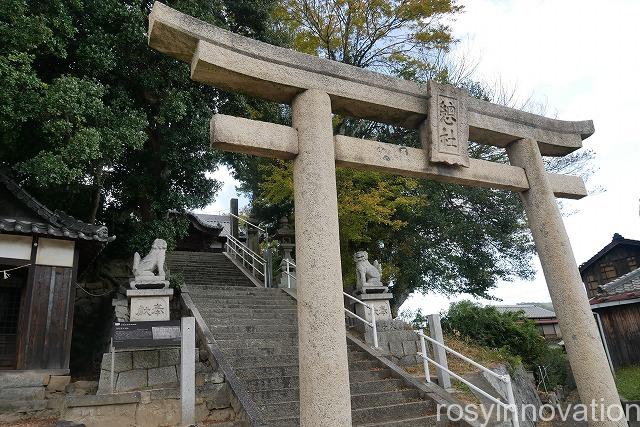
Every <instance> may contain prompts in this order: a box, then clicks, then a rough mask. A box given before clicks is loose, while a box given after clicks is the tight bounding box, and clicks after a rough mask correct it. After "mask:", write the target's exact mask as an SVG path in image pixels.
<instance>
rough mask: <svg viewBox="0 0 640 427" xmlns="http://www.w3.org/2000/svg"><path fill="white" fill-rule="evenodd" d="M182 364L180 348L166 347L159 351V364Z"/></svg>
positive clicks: (160, 365) (161, 365)
mask: <svg viewBox="0 0 640 427" xmlns="http://www.w3.org/2000/svg"><path fill="white" fill-rule="evenodd" d="M179 364H180V349H178V348H166V349H163V350H159V351H158V366H159V367H163V366H171V365H179Z"/></svg>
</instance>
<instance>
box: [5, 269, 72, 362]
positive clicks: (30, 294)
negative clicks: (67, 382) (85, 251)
mask: <svg viewBox="0 0 640 427" xmlns="http://www.w3.org/2000/svg"><path fill="white" fill-rule="evenodd" d="M29 276H30V278H29V279H30V280H28V281H27V286H26V289H25V293H24V294H23V299H22V304H21V310H20V325H19V329H18V330H19V341H18V361H17V368H18V369H68V368H69V352H70V348H71V336H72V331H73V308H74V300H75V286H74V281H75V277H74V269H73V268H71V267H51V266H45V265H36V266H33V267H32V271H31V272H30V275H29Z"/></svg>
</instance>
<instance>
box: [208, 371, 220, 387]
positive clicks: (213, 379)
mask: <svg viewBox="0 0 640 427" xmlns="http://www.w3.org/2000/svg"><path fill="white" fill-rule="evenodd" d="M204 375H205V378H204V381H205V383H213V384H221V383H223V382H224V374H223V373H222V371H214V372H207V373H205V374H204Z"/></svg>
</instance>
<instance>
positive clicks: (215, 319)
mask: <svg viewBox="0 0 640 427" xmlns="http://www.w3.org/2000/svg"><path fill="white" fill-rule="evenodd" d="M200 314H201V315H202V317H204V319H205V320H206V321H207V322H210V324H211V325H237V326H243V325H265V326H269V325H297V324H298V316H297V315H296V313H295V312H293V313H287V312H283V311H277V312H276V311H267V312H258V313H256V312H254V311H247V312H244V313H243V312H236V311H219V310H215V309H210V310H209V309H208V310H207V311H206V312H205V311H204V310H202V311H200Z"/></svg>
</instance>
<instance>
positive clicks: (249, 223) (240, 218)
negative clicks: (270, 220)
mask: <svg viewBox="0 0 640 427" xmlns="http://www.w3.org/2000/svg"><path fill="white" fill-rule="evenodd" d="M229 216H232V217H234V218H236V219H238V220H240V221H244V222H245V224H247V225H250V226H252V227H253V228H257V229H258V230H260V231H262V232H263V233H266V232H267V229H266V228H262V227H260V226H259V225H256V224H254V223H252V222H249V221H247V220H246V219H244V218H242V217H241V216H238V215H235V214H232V213H231V212H229Z"/></svg>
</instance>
